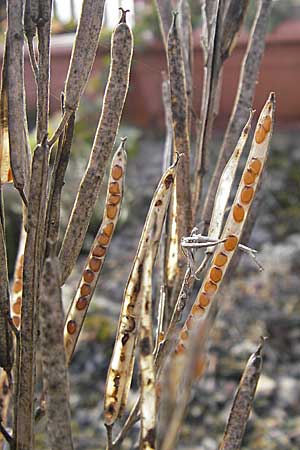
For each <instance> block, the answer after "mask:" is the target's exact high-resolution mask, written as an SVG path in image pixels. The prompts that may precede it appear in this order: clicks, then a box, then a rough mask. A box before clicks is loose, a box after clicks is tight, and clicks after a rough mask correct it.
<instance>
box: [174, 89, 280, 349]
mask: <svg viewBox="0 0 300 450" xmlns="http://www.w3.org/2000/svg"><path fill="white" fill-rule="evenodd" d="M274 107H275V96H274V93H271V94H270V96H269V98H268V100H267V102H266V104H265V106H264V107H263V109H262V112H261V114H260V117H259V119H258V124H257V127H256V130H255V134H254V139H253V142H252V146H251V150H250V153H249V157H248V159H247V162H246V166H245V169H244V172H243V174H242V178H241V181H240V184H239V187H238V189H237V193H236V196H235V200H234V202H233V205H232V207H231V210H230V212H229V215H228V218H227V221H226V224H225V226H224V229H223V232H222V235H221V239H224V240H225V241H224V242H223V243H221V244H219V245H218V246H217V247H216V249H215V252H214V256H213V260H212V264H211V266H210V268H209V270H208V272H207V275H206V276H205V278H204V280H203V283H202V286H201V288H200V290H199V293H198V295H197V297H196V300H195V302H194V305H193V307H192V310H191V312H190V314H189V316H188V318H187V320H186V322H185V324H184V326H183V328H182V331H181V334H180V339H179V343H178V345H177V350H179V349H185V348H186V346H187V345H188V344H189V334H190V333H191V330H192V329H193V327H194V326H195V325H196V326H198V327H199V330H200V332H201V327H202V325H203V326H204V323H205V320H206V317H207V320H209V316H207V313H206V314H205V312H206V311H207V310H208V312H209V310H210V306H211V304H212V302H213V301H214V299H215V296H216V294H217V293H218V290H219V287H220V285H221V283H222V280H223V279H224V276H225V273H226V271H227V269H228V266H229V265H230V262H231V260H232V257H233V255H234V253H235V251H236V250H237V247H238V244H239V240H240V238H241V235H242V232H243V229H244V225H245V223H246V220H247V217H248V212H249V209H250V206H251V204H252V202H253V199H254V195H255V192H256V189H257V185H258V182H259V179H260V177H261V174H262V171H263V167H264V165H265V162H266V159H267V155H268V149H269V144H270V139H271V135H272V124H273V120H274ZM201 318H202V319H201ZM200 319H201V321H202V320H203V324H201V325H200V324H197V322H198V321H199V320H200ZM183 336H184V339H183Z"/></svg>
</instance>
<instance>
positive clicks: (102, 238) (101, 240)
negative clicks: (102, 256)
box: [97, 233, 109, 245]
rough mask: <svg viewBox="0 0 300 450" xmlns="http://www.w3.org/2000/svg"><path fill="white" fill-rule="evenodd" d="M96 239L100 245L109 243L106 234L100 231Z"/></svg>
mask: <svg viewBox="0 0 300 450" xmlns="http://www.w3.org/2000/svg"><path fill="white" fill-rule="evenodd" d="M97 241H98V242H99V244H100V245H107V244H108V243H109V237H108V236H106V234H104V233H102V234H99V236H98V237H97Z"/></svg>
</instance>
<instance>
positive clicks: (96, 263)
mask: <svg viewBox="0 0 300 450" xmlns="http://www.w3.org/2000/svg"><path fill="white" fill-rule="evenodd" d="M101 264H102V260H101V259H99V258H91V259H90V261H89V266H90V268H91V269H92V271H93V272H98V271H99V270H100V267H101Z"/></svg>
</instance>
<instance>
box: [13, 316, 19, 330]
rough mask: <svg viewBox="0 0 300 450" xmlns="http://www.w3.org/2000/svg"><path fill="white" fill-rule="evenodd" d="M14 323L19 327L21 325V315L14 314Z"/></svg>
mask: <svg viewBox="0 0 300 450" xmlns="http://www.w3.org/2000/svg"><path fill="white" fill-rule="evenodd" d="M12 319H13V323H14V325H15V327H17V328H19V326H20V317H19V316H13V318H12Z"/></svg>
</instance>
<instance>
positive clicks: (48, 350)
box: [40, 247, 73, 450]
mask: <svg viewBox="0 0 300 450" xmlns="http://www.w3.org/2000/svg"><path fill="white" fill-rule="evenodd" d="M54 255H55V247H53V248H52V249H51V250H50V256H49V257H48V258H47V259H46V260H45V263H44V269H43V273H42V279H41V289H40V323H41V350H42V367H43V380H44V389H45V392H46V413H47V422H48V425H47V430H48V433H49V439H50V443H51V448H52V449H55V450H72V449H73V442H72V432H71V414H70V405H69V384H68V375H67V368H66V367H67V366H66V355H65V351H64V339H63V320H64V319H63V307H62V299H61V287H60V271H59V261H58V258H57V257H55V256H54Z"/></svg>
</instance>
